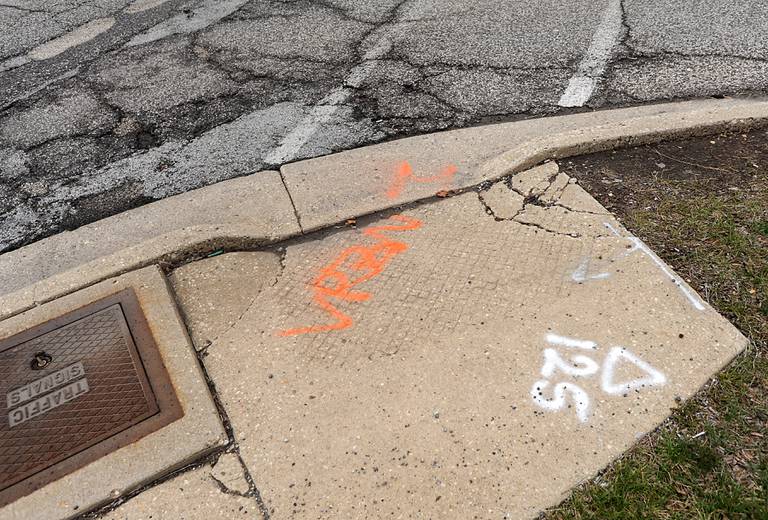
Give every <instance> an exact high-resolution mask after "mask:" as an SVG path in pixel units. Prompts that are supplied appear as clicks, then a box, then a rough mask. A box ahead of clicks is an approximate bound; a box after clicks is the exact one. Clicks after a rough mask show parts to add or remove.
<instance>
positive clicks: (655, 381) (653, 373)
mask: <svg viewBox="0 0 768 520" xmlns="http://www.w3.org/2000/svg"><path fill="white" fill-rule="evenodd" d="M621 360H626V361H628V362H630V363H632V364H633V365H635V366H636V367H637V368H639V369H641V370H642V371H643V372H645V373H646V374H648V375H647V376H646V377H641V378H639V379H633V380H632V381H625V382H623V383H614V382H613V375H614V373H615V371H616V364H617V363H618V362H620V361H621ZM666 382H667V378H666V377H665V376H664V374H662V373H661V372H659V371H658V370H656V369H655V368H653V367H652V366H651V365H649V364H648V363H646V362H645V361H643V360H642V359H640V358H639V357H637V356H635V355H634V354H632V353H631V352H629V351H628V350H627V349H625V348H621V347H613V348H612V349H611V350H610V351H609V352H608V355H607V356H605V359H604V360H603V373H602V376H601V383H602V385H601V387H602V389H603V392H605V393H607V394H611V395H621V394H624V393H626V392H628V391H630V390H635V389H638V388H643V387H646V386H659V385H663V384H664V383H666Z"/></svg>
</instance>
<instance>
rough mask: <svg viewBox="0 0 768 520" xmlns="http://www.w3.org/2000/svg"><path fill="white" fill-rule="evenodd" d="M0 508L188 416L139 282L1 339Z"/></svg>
mask: <svg viewBox="0 0 768 520" xmlns="http://www.w3.org/2000/svg"><path fill="white" fill-rule="evenodd" d="M0 400H2V401H3V405H4V411H5V413H4V414H3V415H2V416H1V417H0V507H1V506H3V505H6V504H8V503H10V502H12V501H13V500H15V499H16V498H18V497H21V496H24V495H26V494H29V493H31V492H32V491H35V490H36V489H39V488H40V487H42V486H44V485H45V484H47V483H48V482H51V481H53V480H56V479H58V478H61V477H62V476H64V475H66V474H68V473H70V472H72V471H74V470H76V469H78V468H80V467H82V466H84V465H86V464H88V463H89V462H92V461H93V460H95V459H97V458H99V457H102V456H104V455H106V454H108V453H110V452H112V451H114V450H116V449H118V448H120V447H122V446H125V445H127V444H130V443H132V442H135V441H137V440H138V439H140V438H142V437H144V436H145V435H148V434H149V433H151V432H153V431H155V430H157V429H159V428H161V427H163V426H165V425H167V424H169V423H170V422H172V421H174V420H176V419H178V418H180V417H181V416H182V410H181V407H180V406H179V403H178V400H177V399H176V396H175V393H174V391H173V386H172V385H171V382H170V380H169V378H168V374H167V372H166V370H165V367H164V365H163V362H162V358H161V357H160V354H159V353H158V351H157V348H156V346H155V344H154V340H153V338H152V335H151V333H150V331H149V328H148V325H147V322H146V319H145V318H144V315H143V313H142V311H141V308H140V306H139V303H138V300H137V299H136V296H135V295H134V293H133V291H131V290H125V291H121V292H119V293H117V294H115V295H113V296H110V297H107V298H104V299H102V300H99V301H96V302H94V303H92V304H90V305H87V306H85V307H82V308H80V309H78V310H76V311H73V312H70V313H68V314H65V315H63V316H61V317H59V318H56V319H54V320H51V321H48V322H45V323H43V324H41V325H38V326H36V327H33V328H31V329H28V330H26V331H24V332H22V333H21V334H17V335H15V336H13V337H10V338H8V339H5V340H2V341H0Z"/></svg>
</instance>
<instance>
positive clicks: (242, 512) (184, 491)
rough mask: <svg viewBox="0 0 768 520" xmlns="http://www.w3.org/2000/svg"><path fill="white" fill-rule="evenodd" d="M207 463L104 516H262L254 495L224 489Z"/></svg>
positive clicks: (124, 519)
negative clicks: (229, 491) (249, 495)
mask: <svg viewBox="0 0 768 520" xmlns="http://www.w3.org/2000/svg"><path fill="white" fill-rule="evenodd" d="M212 473H213V472H212V470H211V467H210V466H208V465H206V466H203V467H201V468H198V469H195V470H192V471H188V472H186V473H183V474H181V475H179V476H177V477H174V478H173V479H171V480H169V481H167V482H163V483H162V484H159V485H157V486H155V487H153V488H150V489H148V490H146V491H144V492H143V493H141V494H140V495H138V496H136V497H134V498H132V499H130V500H129V501H127V502H126V503H124V504H122V505H121V506H120V507H118V508H117V509H115V510H114V511H110V512H109V513H107V514H105V515H104V516H102V517H101V518H103V519H104V520H154V519H159V520H162V519H168V520H171V519H174V520H213V519H222V520H223V519H235V518H238V519H240V518H242V519H244V520H245V519H249V518H257V519H261V518H262V516H261V513H260V512H259V508H258V504H256V502H255V501H254V499H253V498H250V497H246V496H241V495H238V494H234V493H228V492H225V491H222V490H221V489H220V488H219V486H218V484H217V483H216V480H215V479H214V477H213V475H212Z"/></svg>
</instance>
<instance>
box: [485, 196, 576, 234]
mask: <svg viewBox="0 0 768 520" xmlns="http://www.w3.org/2000/svg"><path fill="white" fill-rule="evenodd" d="M515 192H516V193H519V192H517V191H515ZM476 193H477V198H478V200H479V201H480V204H481V205H482V206H483V208H484V209H485V212H486V213H487V214H488V215H490V216H491V217H493V219H494V220H495V221H496V222H514V223H516V224H519V225H521V226H528V227H533V228H536V229H539V230H541V231H545V232H547V233H549V234H552V235H557V236H564V237H568V238H581V236H582V235H581V234H580V233H563V232H561V231H557V230H554V229H550V228H548V227H546V226H543V225H541V224H538V223H535V222H526V221H522V220H518V218H519V217H520V215H522V214H523V213H524V212H525V208H526V206H527V205H528V204H531V202H525V201H524V202H523V206H522V207H521V208H520V209H519V210H518V211H517V212H516V213H515V214H514V215H512V216H511V217H508V218H503V217H499V216H498V215H496V213H495V212H494V211H493V208H492V207H491V206H490V204H488V203H487V202H486V200H485V199H484V198H483V196H482V193H481V192H479V191H477V192H476Z"/></svg>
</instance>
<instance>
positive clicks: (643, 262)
mask: <svg viewBox="0 0 768 520" xmlns="http://www.w3.org/2000/svg"><path fill="white" fill-rule="evenodd" d="M566 180H567V178H566ZM564 186H565V188H564V190H563V193H565V191H566V190H570V191H569V196H570V203H571V204H574V205H577V206H579V205H583V206H585V207H594V205H595V204H597V202H595V201H594V200H591V199H590V197H589V196H588V195H587V194H586V193H585V192H583V190H581V189H580V188H579V187H578V186H577V185H575V184H572V183H570V182H567V183H566V184H565V185H564ZM503 188H504V189H505V190H508V191H509V193H510V194H514V195H517V196H518V198H519V194H517V193H515V192H514V191H512V190H509V188H508V187H507V185H504V186H503ZM497 189H499V188H497ZM503 194H504V192H503V191H500V192H499V196H502V195H503ZM558 203H559V200H558V199H557V198H553V200H552V202H551V204H548V205H547V204H545V205H536V204H533V207H535V208H536V211H537V213H536V214H535V215H533V216H531V217H530V220H536V222H535V223H528V222H521V221H518V220H516V219H503V218H498V217H497V218H494V216H493V215H490V214H489V212H488V207H487V202H486V203H485V204H484V203H483V201H481V200H480V197H479V194H478V193H475V192H468V193H465V194H462V195H459V196H455V197H451V198H448V199H444V200H439V201H436V202H434V203H430V204H424V205H421V206H419V207H416V208H411V209H408V210H406V211H403V212H402V213H401V214H399V215H393V216H390V217H389V218H387V216H386V215H384V216H379V217H376V218H367V219H366V218H363V219H358V221H357V227H356V228H354V227H350V228H347V229H343V230H338V231H335V232H330V233H325V234H323V235H321V236H317V237H312V239H305V240H301V241H295V242H293V243H290V244H288V245H286V247H285V252H284V254H285V257H284V269H283V271H282V274H281V275H280V277H279V279H278V281H277V283H276V284H274V285H273V286H269V287H266V284H267V283H268V282H269V281H271V276H269V277H268V278H267V279H265V280H261V281H260V282H259V284H257V288H258V290H260V292H258V295H257V296H256V298H255V300H254V303H253V304H252V305H251V306H250V308H249V309H248V310H247V312H245V314H244V315H243V316H242V318H241V319H240V320H239V321H238V322H237V323H236V325H235V326H234V327H232V328H231V329H230V330H228V331H227V332H226V333H224V334H223V335H222V336H220V338H219V339H218V341H217V342H216V344H215V345H213V346H212V347H210V348H209V349H208V350H207V356H206V358H205V360H204V363H205V365H206V369H207V372H208V374H209V376H210V377H211V378H212V380H213V382H214V384H215V385H216V388H217V390H218V393H219V398H220V399H221V402H222V404H223V406H224V407H225V409H226V412H227V415H228V417H229V418H230V421H231V425H232V428H233V431H234V434H235V439H236V442H237V443H238V446H239V453H240V456H241V457H242V459H243V461H244V462H245V464H246V466H247V468H248V470H249V473H250V474H251V475H253V476H254V480H255V484H256V486H257V487H258V488H259V490H260V491H261V496H262V499H263V501H264V503H265V506H266V507H267V509H268V510H269V512H270V514H271V515H272V517H273V518H287V517H291V518H313V519H315V518H364V517H368V518H384V517H389V516H393V517H396V518H397V517H403V518H406V517H417V516H418V517H424V518H515V519H517V518H532V517H534V516H536V515H537V514H538V512H539V511H541V510H542V509H544V508H546V507H548V506H551V505H554V504H556V503H558V502H559V501H560V500H562V499H563V498H564V497H565V496H566V494H567V493H568V491H569V490H570V489H571V488H572V487H573V486H574V485H576V484H577V483H579V482H581V481H583V480H584V479H587V478H589V477H591V476H593V475H594V474H595V473H596V472H597V471H598V470H600V469H601V468H603V467H604V466H606V465H607V464H608V463H609V462H611V461H612V460H613V459H614V458H615V457H617V456H619V455H620V454H622V453H623V452H624V451H625V450H626V449H627V448H628V447H630V446H631V445H632V444H633V443H634V442H635V441H636V440H637V439H638V438H639V437H640V436H642V435H644V434H645V433H647V432H649V431H651V430H652V429H653V428H655V427H656V426H657V425H658V424H659V423H660V422H661V421H662V420H664V419H665V418H666V417H667V416H668V415H669V411H670V408H674V407H675V406H676V402H677V400H678V399H680V398H683V399H685V398H687V397H689V396H691V395H692V394H693V393H694V392H695V391H696V390H698V389H699V388H700V386H701V385H702V384H703V383H705V382H706V380H707V379H708V378H709V377H710V376H711V375H712V374H713V373H714V372H715V371H717V370H718V369H719V368H721V367H722V366H723V365H725V364H726V363H727V362H728V361H729V360H730V359H731V358H732V357H733V356H734V355H736V354H737V353H738V352H740V351H741V350H742V349H743V348H744V347H745V345H746V342H747V340H746V339H745V338H744V337H743V336H742V335H741V334H740V333H739V332H738V331H737V330H736V329H735V328H734V327H733V326H732V325H731V324H730V323H728V322H727V321H726V320H725V319H723V318H722V317H721V316H720V315H718V314H717V312H715V311H714V310H713V309H712V308H710V307H709V306H708V305H706V304H705V303H704V302H702V300H701V299H700V298H699V297H698V295H696V294H695V293H694V292H693V291H692V290H691V289H690V288H689V287H688V286H687V284H685V282H684V281H682V280H680V279H679V277H677V275H675V274H674V273H672V271H671V270H670V269H669V267H667V266H666V265H665V264H663V263H662V262H661V261H660V260H659V259H658V258H657V257H656V256H655V255H653V253H652V252H650V250H648V249H647V248H646V247H645V245H644V244H642V242H640V241H639V240H638V239H636V238H635V237H633V236H631V235H630V234H629V233H628V232H627V231H626V230H624V229H623V228H622V227H621V226H620V224H619V223H618V222H616V221H615V220H614V219H613V218H611V217H610V216H609V215H607V214H606V212H605V211H604V210H602V211H601V212H600V213H599V214H593V213H583V212H576V211H570V210H568V209H566V208H564V207H561V206H558V205H557V204H558ZM531 205H532V203H531V202H527V203H526V204H525V207H524V208H523V209H524V210H525V212H528V211H529V210H530V208H528V207H527V206H531ZM251 282H252V280H250V279H243V281H242V285H243V286H246V285H247V284H248V283H251ZM262 287H264V289H261V288H262ZM203 297H204V295H202V294H192V293H188V294H186V295H185V296H184V297H183V298H182V300H183V301H184V300H190V299H200V298H203Z"/></svg>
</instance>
